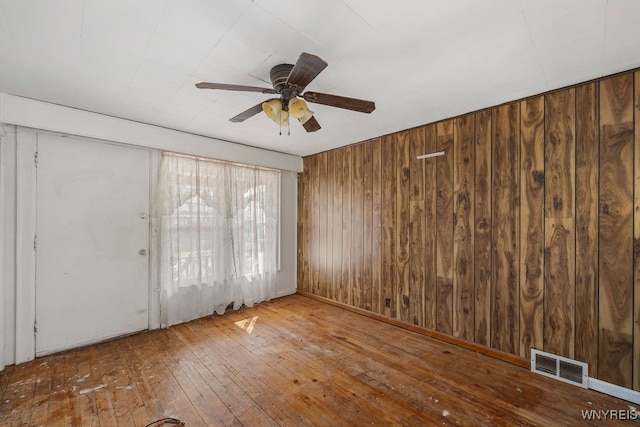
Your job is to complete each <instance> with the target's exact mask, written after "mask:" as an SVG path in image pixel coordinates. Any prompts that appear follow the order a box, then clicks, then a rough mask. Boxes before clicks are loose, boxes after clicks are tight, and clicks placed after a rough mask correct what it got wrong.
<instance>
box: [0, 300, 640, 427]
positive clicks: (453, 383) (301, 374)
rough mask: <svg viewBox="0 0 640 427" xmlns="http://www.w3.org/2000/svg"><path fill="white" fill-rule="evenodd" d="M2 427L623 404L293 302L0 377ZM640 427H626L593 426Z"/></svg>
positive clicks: (391, 417)
mask: <svg viewBox="0 0 640 427" xmlns="http://www.w3.org/2000/svg"><path fill="white" fill-rule="evenodd" d="M0 397H1V400H0V425H2V426H5V425H6V426H23V425H33V426H41V425H42V426H45V425H48V426H66V425H68V426H101V427H103V426H141V427H144V426H145V425H146V424H148V423H150V422H152V421H155V420H157V419H160V418H163V417H176V418H179V419H181V420H182V421H184V422H185V423H186V425H187V426H218V425H219V426H265V427H267V426H301V425H314V426H329V425H331V426H334V425H350V426H351V425H406V426H414V425H415V426H424V425H487V426H493V425H509V426H511V425H540V426H547V425H578V424H579V425H584V424H587V425H588V422H585V421H583V419H582V411H583V410H608V409H615V410H628V409H629V406H630V404H629V403H628V402H625V401H622V400H619V399H615V398H613V397H610V396H606V395H604V394H600V393H597V392H594V391H591V390H584V389H581V388H578V387H575V386H572V385H568V384H564V383H561V382H558V381H555V380H551V379H548V378H545V377H542V376H540V375H537V374H533V373H531V372H529V371H528V370H526V369H523V368H521V367H518V366H514V365H511V364H509V363H505V362H503V361H500V360H497V359H493V358H491V357H488V356H485V355H481V354H478V353H476V352H473V351H471V350H467V349H464V348H461V347H457V346H454V345H451V344H447V343H444V342H440V341H438V340H434V339H432V338H429V337H425V336H423V335H420V334H417V333H414V332H411V331H407V330H405V329H402V328H398V327H396V326H393V325H389V324H386V323H383V322H380V321H377V320H374V319H370V318H367V317H364V316H361V315H358V314H356V313H352V312H349V311H346V310H343V309H340V308H338V307H333V306H330V305H327V304H324V303H322V302H318V301H314V300H310V299H308V298H305V297H302V296H298V295H295V296H289V297H284V298H280V299H277V300H273V301H270V302H265V303H261V304H259V305H257V306H255V307H253V308H243V309H241V310H239V311H235V312H230V313H227V314H225V315H224V316H215V317H209V318H204V319H199V320H196V321H193V322H190V323H186V324H182V325H176V326H174V327H171V328H169V329H163V330H156V331H149V332H144V333H140V334H136V335H133V336H128V337H124V338H121V339H117V340H113V341H110V342H106V343H101V344H96V345H92V346H89V347H84V348H80V349H75V350H70V351H67V352H63V353H58V354H54V355H51V356H46V357H42V358H39V359H36V360H34V361H32V362H29V363H25V364H22V365H18V366H9V367H7V368H6V369H5V370H4V371H2V372H0ZM616 422H617V423H620V424H621V425H630V424H633V425H637V422H634V421H629V420H624V421H622V420H617V421H611V420H607V421H606V422H604V421H602V420H601V421H595V422H594V424H598V425H609V424H607V423H610V424H615V423H616Z"/></svg>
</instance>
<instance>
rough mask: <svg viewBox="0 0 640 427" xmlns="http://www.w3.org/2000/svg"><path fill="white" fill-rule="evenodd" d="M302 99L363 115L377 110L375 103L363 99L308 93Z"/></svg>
mask: <svg viewBox="0 0 640 427" xmlns="http://www.w3.org/2000/svg"><path fill="white" fill-rule="evenodd" d="M302 97H303V98H304V99H305V100H306V101H309V102H313V103H316V104H323V105H329V106H331V107H338V108H344V109H346V110H353V111H359V112H361V113H370V112H372V111H373V110H375V109H376V104H375V102H373V101H365V100H363V99H356V98H347V97H344V96H337V95H329V94H326V93H318V92H306V93H304V94H303V95H302Z"/></svg>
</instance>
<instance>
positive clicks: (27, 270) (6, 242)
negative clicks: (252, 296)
mask: <svg viewBox="0 0 640 427" xmlns="http://www.w3.org/2000/svg"><path fill="white" fill-rule="evenodd" d="M0 126H1V127H2V131H0V138H1V139H0V197H1V199H0V200H2V203H1V204H0V232H1V233H0V370H1V369H2V368H3V367H4V366H5V365H9V364H14V363H22V362H25V361H28V360H31V359H33V357H34V354H35V341H34V339H33V320H34V318H35V252H34V250H33V236H34V233H35V225H36V224H35V207H36V206H35V203H36V194H35V166H34V164H33V153H34V151H35V142H36V139H37V134H38V133H42V132H44V133H54V134H65V135H73V136H78V137H87V138H92V139H98V140H102V141H108V142H115V143H122V144H127V145H134V146H141V147H147V148H151V149H152V168H151V169H152V177H151V178H152V179H151V188H150V192H151V194H152V195H153V194H154V191H153V189H154V188H155V181H156V177H157V164H158V160H159V157H160V156H159V153H160V150H167V151H174V152H178V153H184V154H192V155H198V156H204V157H211V158H216V159H220V160H228V161H236V162H241V163H247V164H253V165H257V166H265V167H270V168H276V169H280V170H282V181H281V182H282V189H281V190H282V191H281V197H282V199H281V270H280V275H279V281H278V287H277V296H284V295H289V294H293V293H295V290H296V232H297V226H296V221H297V212H296V209H297V172H300V171H302V158H300V157H298V156H293V155H288V154H283V153H276V152H272V151H268V150H263V149H259V148H254V147H248V146H244V145H239V144H233V143H230V142H227V141H221V140H216V139H212V138H206V137H202V136H197V135H191V134H186V133H183V132H178V131H174V130H170V129H164V128H160V127H156V126H151V125H146V124H142V123H136V122H131V121H128V120H123V119H118V118H114V117H108V116H103V115H100V114H96V113H91V112H87V111H82V110H77V109H73V108H68V107H63V106H58V105H53V104H48V103H45V102H41V101H35V100H31V99H26V98H21V97H16V96H12V95H6V94H0ZM156 237H157V236H155V235H154V234H153V233H152V235H151V247H152V248H153V247H154V243H155V239H156ZM156 270H157V268H156V266H155V265H154V264H153V262H152V265H151V271H150V278H151V280H152V283H153V281H154V279H157V274H156ZM149 310H150V319H149V324H150V328H157V327H159V298H158V297H157V294H154V293H152V295H151V297H150V306H149Z"/></svg>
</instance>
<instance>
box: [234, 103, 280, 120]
mask: <svg viewBox="0 0 640 427" xmlns="http://www.w3.org/2000/svg"><path fill="white" fill-rule="evenodd" d="M272 99H277V98H272ZM268 101H271V99H268V100H267V101H265V102H268ZM261 112H262V102H261V103H259V104H256V105H254V106H253V107H251V108H249V109H248V110H245V111H243V112H242V113H240V114H238V115H237V116H234V117H231V118H230V119H229V121H230V122H234V123H239V122H244V121H245V120H247V119H248V118H251V117H253V116H255V115H256V114H258V113H261Z"/></svg>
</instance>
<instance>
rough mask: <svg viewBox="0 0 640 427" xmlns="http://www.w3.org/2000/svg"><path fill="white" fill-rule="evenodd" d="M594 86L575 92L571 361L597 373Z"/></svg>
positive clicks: (596, 132) (596, 214)
mask: <svg viewBox="0 0 640 427" xmlns="http://www.w3.org/2000/svg"><path fill="white" fill-rule="evenodd" d="M598 135H599V134H598V85H597V84H596V83H591V84H588V85H583V86H578V87H577V88H576V301H577V302H578V304H577V305H576V324H575V331H576V336H580V337H581V339H576V340H575V342H576V345H575V358H576V359H577V360H581V361H584V362H587V363H588V364H589V376H591V377H595V376H596V375H597V372H598V263H597V262H596V260H597V259H598V165H599V152H598Z"/></svg>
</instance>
